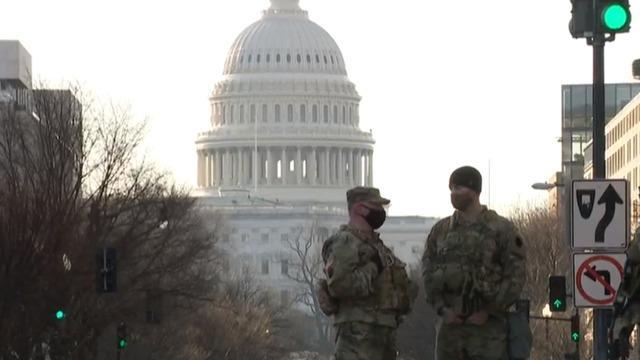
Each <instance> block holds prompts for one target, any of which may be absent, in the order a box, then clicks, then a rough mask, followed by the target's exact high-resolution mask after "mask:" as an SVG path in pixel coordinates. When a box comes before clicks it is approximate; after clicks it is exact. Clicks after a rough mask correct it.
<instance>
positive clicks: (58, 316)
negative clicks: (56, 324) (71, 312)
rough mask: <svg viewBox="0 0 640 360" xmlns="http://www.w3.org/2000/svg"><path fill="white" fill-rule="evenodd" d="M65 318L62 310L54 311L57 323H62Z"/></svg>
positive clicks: (65, 314)
mask: <svg viewBox="0 0 640 360" xmlns="http://www.w3.org/2000/svg"><path fill="white" fill-rule="evenodd" d="M66 317H67V313H66V312H65V311H64V310H63V309H58V310H56V313H55V318H56V320H58V321H62V320H64V319H65V318H66Z"/></svg>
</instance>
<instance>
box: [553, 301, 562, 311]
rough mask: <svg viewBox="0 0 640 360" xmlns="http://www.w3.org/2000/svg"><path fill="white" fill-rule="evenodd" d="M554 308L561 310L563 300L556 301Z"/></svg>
mask: <svg viewBox="0 0 640 360" xmlns="http://www.w3.org/2000/svg"><path fill="white" fill-rule="evenodd" d="M553 306H555V307H556V309H560V308H561V307H562V300H560V299H556V300H555V301H554V302H553Z"/></svg>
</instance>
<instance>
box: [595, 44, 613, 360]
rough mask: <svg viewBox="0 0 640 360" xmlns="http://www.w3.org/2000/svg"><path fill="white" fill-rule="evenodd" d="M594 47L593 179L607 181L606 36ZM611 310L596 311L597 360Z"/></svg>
mask: <svg viewBox="0 0 640 360" xmlns="http://www.w3.org/2000/svg"><path fill="white" fill-rule="evenodd" d="M591 42H592V44H591V45H592V47H593V178H594V179H605V178H606V175H607V174H606V167H605V133H604V129H605V123H604V122H605V121H604V116H605V103H604V100H605V99H604V44H605V42H606V38H605V35H604V34H600V33H598V32H596V33H595V34H594V36H593V39H592V41H591ZM610 324H611V310H610V309H595V310H594V322H593V334H594V337H593V340H594V341H593V355H594V359H595V360H606V359H607V353H608V336H607V332H608V328H609V325H610Z"/></svg>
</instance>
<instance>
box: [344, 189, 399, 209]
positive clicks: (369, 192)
mask: <svg viewBox="0 0 640 360" xmlns="http://www.w3.org/2000/svg"><path fill="white" fill-rule="evenodd" d="M358 202H372V203H377V204H380V205H387V204H389V203H390V202H391V200H389V199H385V198H383V197H382V196H380V190H378V189H376V188H373V187H363V186H358V187H354V188H353V189H350V190H349V191H347V204H348V205H349V207H351V206H353V205H354V204H355V203H358Z"/></svg>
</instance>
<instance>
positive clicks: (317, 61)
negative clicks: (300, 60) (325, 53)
mask: <svg viewBox="0 0 640 360" xmlns="http://www.w3.org/2000/svg"><path fill="white" fill-rule="evenodd" d="M316 63H318V64H320V55H318V54H316Z"/></svg>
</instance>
